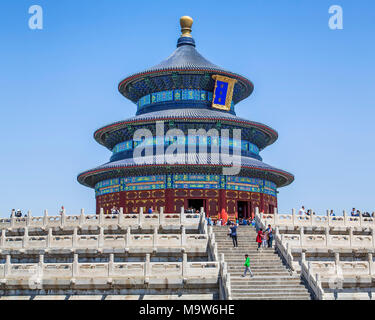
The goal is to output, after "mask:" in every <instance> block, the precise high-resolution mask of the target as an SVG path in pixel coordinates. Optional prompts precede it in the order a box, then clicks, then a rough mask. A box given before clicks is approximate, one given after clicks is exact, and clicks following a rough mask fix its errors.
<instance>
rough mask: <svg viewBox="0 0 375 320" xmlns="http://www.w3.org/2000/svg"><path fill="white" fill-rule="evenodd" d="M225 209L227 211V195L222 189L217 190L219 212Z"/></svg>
mask: <svg viewBox="0 0 375 320" xmlns="http://www.w3.org/2000/svg"><path fill="white" fill-rule="evenodd" d="M223 209H225V211H227V197H226V194H225V190H224V189H220V190H219V212H221V210H223Z"/></svg>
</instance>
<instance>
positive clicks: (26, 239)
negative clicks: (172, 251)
mask: <svg viewBox="0 0 375 320" xmlns="http://www.w3.org/2000/svg"><path fill="white" fill-rule="evenodd" d="M207 243H208V234H207V233H206V234H186V233H185V228H182V232H181V233H180V234H158V231H157V229H156V228H155V229H154V233H152V234H131V232H130V227H128V229H127V233H126V234H117V235H116V234H104V230H103V227H100V233H99V234H98V235H78V234H77V229H74V233H73V235H52V229H49V233H48V235H46V236H29V235H28V232H27V228H25V235H24V236H6V235H5V230H1V237H0V250H16V249H42V250H44V249H47V248H49V249H99V248H104V249H105V248H156V247H157V248H185V250H195V251H197V250H199V251H201V252H206V250H207Z"/></svg>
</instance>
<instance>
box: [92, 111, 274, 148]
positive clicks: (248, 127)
mask: <svg viewBox="0 0 375 320" xmlns="http://www.w3.org/2000/svg"><path fill="white" fill-rule="evenodd" d="M156 121H163V122H164V126H165V132H166V131H167V130H169V129H170V128H174V129H181V130H183V131H184V132H185V131H187V129H189V128H191V129H205V130H209V129H211V128H216V129H218V130H219V129H220V128H222V129H224V128H231V129H234V128H238V129H241V130H242V139H244V140H248V141H250V142H252V143H254V144H256V145H257V146H258V147H259V149H260V150H262V149H264V148H265V147H266V146H269V145H271V144H272V143H274V142H275V141H276V140H277V138H278V133H277V132H276V131H275V130H274V129H272V128H271V127H269V126H266V125H264V124H262V123H258V122H254V121H249V120H246V119H243V118H240V117H237V116H235V115H232V114H229V113H223V112H220V111H215V110H212V109H199V108H183V109H172V110H163V111H157V112H150V113H147V114H142V115H138V116H135V117H132V118H129V119H126V120H123V121H118V122H115V123H112V124H110V125H107V126H104V127H102V128H100V129H98V130H96V131H95V133H94V138H95V140H96V141H97V142H98V143H100V144H101V145H103V146H105V147H107V148H108V149H109V150H112V149H113V148H114V147H115V145H117V144H118V143H121V142H124V141H126V140H129V139H132V137H133V135H134V131H135V130H136V129H138V128H146V129H150V130H151V131H155V129H154V128H155V123H156Z"/></svg>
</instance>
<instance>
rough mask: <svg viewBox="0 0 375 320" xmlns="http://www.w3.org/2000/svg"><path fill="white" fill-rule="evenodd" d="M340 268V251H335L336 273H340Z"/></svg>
mask: <svg viewBox="0 0 375 320" xmlns="http://www.w3.org/2000/svg"><path fill="white" fill-rule="evenodd" d="M339 268H340V253H339V252H335V269H336V275H338V274H339Z"/></svg>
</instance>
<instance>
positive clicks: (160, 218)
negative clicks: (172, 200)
mask: <svg viewBox="0 0 375 320" xmlns="http://www.w3.org/2000/svg"><path fill="white" fill-rule="evenodd" d="M159 221H160V222H159V223H160V224H161V225H164V223H165V222H164V221H165V219H164V207H160V213H159Z"/></svg>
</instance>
